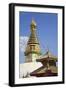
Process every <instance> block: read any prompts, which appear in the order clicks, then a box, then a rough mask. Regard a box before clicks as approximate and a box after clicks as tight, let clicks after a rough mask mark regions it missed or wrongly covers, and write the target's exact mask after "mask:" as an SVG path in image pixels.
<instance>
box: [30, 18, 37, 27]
mask: <svg viewBox="0 0 66 90" xmlns="http://www.w3.org/2000/svg"><path fill="white" fill-rule="evenodd" d="M31 25H34V26H36V22H35V20H34V19H33V18H32V22H31Z"/></svg>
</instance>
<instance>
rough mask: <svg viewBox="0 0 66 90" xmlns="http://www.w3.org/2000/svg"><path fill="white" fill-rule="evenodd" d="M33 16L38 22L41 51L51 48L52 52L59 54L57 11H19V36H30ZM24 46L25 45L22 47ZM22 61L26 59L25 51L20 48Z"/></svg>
mask: <svg viewBox="0 0 66 90" xmlns="http://www.w3.org/2000/svg"><path fill="white" fill-rule="evenodd" d="M32 18H33V19H34V20H35V22H36V23H37V30H36V33H37V37H38V39H39V42H40V47H41V52H42V53H43V54H44V53H45V52H46V50H47V48H49V50H50V52H51V53H53V54H54V55H56V56H57V54H58V26H57V23H58V21H57V20H58V16H57V14H56V13H36V12H20V13H19V26H20V31H19V32H20V34H19V37H23V36H24V37H29V35H30V23H31V21H32ZM22 48H23V47H22ZM19 59H20V63H23V62H24V60H25V57H24V52H23V51H21V48H20V50H19Z"/></svg>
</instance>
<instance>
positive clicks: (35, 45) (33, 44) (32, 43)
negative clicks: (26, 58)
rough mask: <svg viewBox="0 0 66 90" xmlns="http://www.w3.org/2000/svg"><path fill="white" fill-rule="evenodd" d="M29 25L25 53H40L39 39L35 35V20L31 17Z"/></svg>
mask: <svg viewBox="0 0 66 90" xmlns="http://www.w3.org/2000/svg"><path fill="white" fill-rule="evenodd" d="M30 27H31V34H30V37H29V40H28V43H27V47H26V50H25V55H26V54H28V53H37V54H39V53H40V46H39V41H38V39H37V35H36V22H35V21H34V19H32V22H31V24H30Z"/></svg>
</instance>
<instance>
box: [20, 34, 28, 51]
mask: <svg viewBox="0 0 66 90" xmlns="http://www.w3.org/2000/svg"><path fill="white" fill-rule="evenodd" d="M27 41H28V37H27V36H20V40H19V46H20V50H21V51H22V52H24V51H25V48H26V45H27Z"/></svg>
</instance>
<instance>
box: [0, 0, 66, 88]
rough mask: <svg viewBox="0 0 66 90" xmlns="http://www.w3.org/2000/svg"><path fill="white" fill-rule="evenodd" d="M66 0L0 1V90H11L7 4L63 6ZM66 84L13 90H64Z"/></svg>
mask: <svg viewBox="0 0 66 90" xmlns="http://www.w3.org/2000/svg"><path fill="white" fill-rule="evenodd" d="M65 1H66V0H0V90H6V89H7V90H11V89H12V88H11V87H9V86H8V85H7V84H8V25H9V23H8V4H9V3H11V2H15V3H16V2H19V3H38V4H49V5H50V4H51V5H53V4H54V5H65V7H66V4H65ZM65 88H66V84H63V85H48V86H47V85H46V86H40V87H39V86H34V87H33V86H32V87H23V88H22V87H18V88H13V89H14V90H18V89H20V90H22V89H24V90H26V89H29V90H31V89H33V90H34V89H38V90H40V89H42V90H43V89H44V90H49V89H50V90H62V89H64V90H65Z"/></svg>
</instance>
